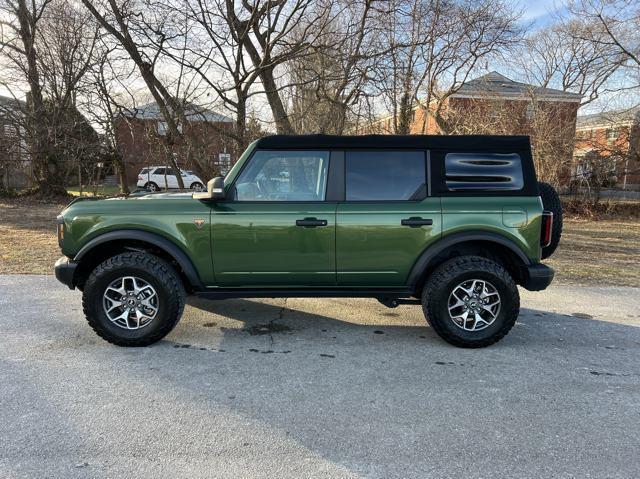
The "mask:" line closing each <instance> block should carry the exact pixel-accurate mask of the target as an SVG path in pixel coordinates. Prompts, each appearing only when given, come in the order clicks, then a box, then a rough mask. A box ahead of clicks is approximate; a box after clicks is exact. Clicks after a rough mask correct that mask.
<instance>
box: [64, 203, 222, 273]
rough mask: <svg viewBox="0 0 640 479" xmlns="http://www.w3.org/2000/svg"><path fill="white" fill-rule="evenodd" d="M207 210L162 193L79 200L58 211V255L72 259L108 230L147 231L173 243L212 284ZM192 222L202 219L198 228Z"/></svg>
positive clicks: (204, 206)
mask: <svg viewBox="0 0 640 479" xmlns="http://www.w3.org/2000/svg"><path fill="white" fill-rule="evenodd" d="M210 214H211V208H210V207H209V205H208V204H206V203H203V202H201V201H197V200H194V199H193V198H192V197H191V194H190V193H162V194H153V195H144V196H138V197H128V198H111V199H106V200H97V201H80V202H77V203H74V204H72V205H71V206H69V207H68V208H66V209H65V210H64V211H63V212H62V216H63V218H64V222H65V238H64V246H63V249H62V253H63V254H65V255H66V256H69V257H70V258H73V257H74V256H75V255H76V254H77V253H78V252H79V251H80V249H81V248H82V247H83V246H84V245H86V244H87V243H88V242H89V241H91V240H92V239H94V238H96V237H98V236H100V235H101V234H104V233H108V232H110V231H119V230H124V229H133V230H140V231H148V232H151V233H155V234H157V235H159V236H162V237H164V238H166V239H168V240H170V241H172V242H173V243H175V244H176V245H177V246H178V247H180V249H182V251H184V253H186V255H187V256H188V257H189V259H190V260H191V262H192V263H193V265H194V267H195V268H196V270H197V272H198V274H199V276H200V279H201V280H202V281H203V282H204V283H205V284H213V283H215V276H214V274H213V266H212V259H211V237H210V229H209V226H208V225H209V221H210ZM196 219H204V220H205V222H206V224H205V225H203V227H202V228H198V227H197V226H196V225H195V220H196Z"/></svg>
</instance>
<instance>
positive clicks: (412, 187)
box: [346, 151, 427, 201]
mask: <svg viewBox="0 0 640 479" xmlns="http://www.w3.org/2000/svg"><path fill="white" fill-rule="evenodd" d="M426 196H427V187H426V162H425V153H424V152H423V151H348V152H347V153H346V200H347V201H402V200H404V201H419V200H423V199H424V198H425V197H426Z"/></svg>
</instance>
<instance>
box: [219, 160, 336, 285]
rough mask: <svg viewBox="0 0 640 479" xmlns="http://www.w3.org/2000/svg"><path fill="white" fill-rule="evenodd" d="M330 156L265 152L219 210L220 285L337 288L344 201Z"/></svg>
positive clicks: (251, 162) (241, 176)
mask: <svg viewBox="0 0 640 479" xmlns="http://www.w3.org/2000/svg"><path fill="white" fill-rule="evenodd" d="M328 170H329V152H327V151H257V152H256V153H255V154H254V155H253V156H252V158H250V159H249V160H248V163H247V164H246V165H245V167H244V169H243V171H242V172H241V173H240V174H239V176H238V179H237V180H236V182H235V184H234V185H233V187H232V188H231V191H230V195H231V196H232V198H231V199H229V200H228V201H224V202H220V203H216V204H214V205H213V206H212V214H211V225H212V226H211V231H212V250H213V267H214V272H215V277H216V284H217V285H218V286H235V287H251V286H260V287H265V286H273V287H287V286H295V287H297V288H302V287H305V286H334V285H335V284H336V265H335V225H336V222H335V215H336V203H330V202H326V201H325V194H326V189H327V177H328Z"/></svg>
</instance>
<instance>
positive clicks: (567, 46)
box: [517, 18, 624, 105]
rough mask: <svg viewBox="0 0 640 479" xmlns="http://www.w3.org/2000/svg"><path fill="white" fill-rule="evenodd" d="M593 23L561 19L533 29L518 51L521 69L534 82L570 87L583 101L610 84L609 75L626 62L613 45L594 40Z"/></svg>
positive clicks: (565, 88) (589, 100)
mask: <svg viewBox="0 0 640 479" xmlns="http://www.w3.org/2000/svg"><path fill="white" fill-rule="evenodd" d="M591 28H592V25H588V24H585V23H584V22H581V21H579V20H576V19H571V18H570V19H561V20H560V21H559V23H556V24H553V25H551V26H549V27H546V28H543V29H541V30H537V31H534V32H533V33H531V34H530V35H528V36H527V38H526V39H525V41H524V44H523V47H522V48H521V49H520V51H519V53H520V54H519V55H517V58H518V59H519V63H520V66H519V70H520V71H521V72H522V76H523V77H525V78H526V79H527V81H528V82H529V83H531V84H535V85H540V86H543V87H550V88H557V89H560V90H562V91H571V92H574V93H579V94H581V95H582V96H583V99H582V105H586V104H589V103H591V102H593V101H594V100H596V99H598V98H599V97H600V95H601V94H602V93H603V92H606V91H607V90H608V89H610V88H611V86H610V81H609V80H610V79H611V77H612V75H614V74H615V73H616V71H618V70H619V67H620V66H621V65H622V64H623V63H624V58H623V56H622V55H621V53H620V52H619V51H617V50H616V49H615V48H613V47H612V46H611V45H608V44H605V43H600V42H594V41H592V40H590V39H589V37H592V34H593V32H592V31H591Z"/></svg>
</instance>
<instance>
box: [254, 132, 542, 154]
mask: <svg viewBox="0 0 640 479" xmlns="http://www.w3.org/2000/svg"><path fill="white" fill-rule="evenodd" d="M256 147H257V148H263V149H305V150H308V149H313V148H321V149H328V148H363V149H371V148H376V149H377V148H380V149H383V148H394V149H403V148H411V149H431V148H433V149H451V148H454V149H456V150H465V149H473V150H478V151H479V152H482V151H492V152H496V151H498V152H499V151H503V150H504V151H508V152H510V153H512V152H514V151H528V150H529V148H530V146H529V137H528V136H489V135H458V136H456V135H361V136H336V135H272V136H266V137H264V138H261V139H259V140H258V141H257V144H256Z"/></svg>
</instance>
